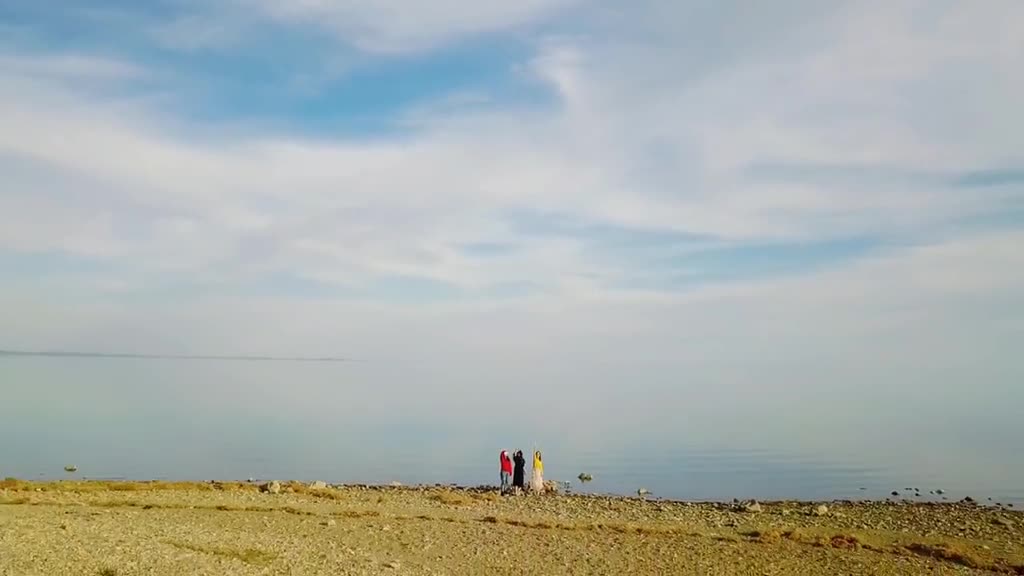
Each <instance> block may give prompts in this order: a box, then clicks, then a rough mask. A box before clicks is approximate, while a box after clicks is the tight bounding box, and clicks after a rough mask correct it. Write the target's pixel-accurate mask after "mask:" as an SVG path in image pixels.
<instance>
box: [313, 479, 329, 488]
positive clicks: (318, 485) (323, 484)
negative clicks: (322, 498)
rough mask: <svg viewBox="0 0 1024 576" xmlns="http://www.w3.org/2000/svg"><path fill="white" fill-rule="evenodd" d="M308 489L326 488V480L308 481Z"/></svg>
mask: <svg viewBox="0 0 1024 576" xmlns="http://www.w3.org/2000/svg"><path fill="white" fill-rule="evenodd" d="M309 489H310V490H326V489H327V482H324V481H323V480H317V481H316V482H310V483H309Z"/></svg>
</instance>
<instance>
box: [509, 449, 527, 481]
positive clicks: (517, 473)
mask: <svg viewBox="0 0 1024 576" xmlns="http://www.w3.org/2000/svg"><path fill="white" fill-rule="evenodd" d="M512 462H513V463H515V468H513V471H512V488H519V489H520V490H523V489H525V488H526V486H525V484H524V478H525V476H526V458H523V451H522V450H516V454H515V456H514V457H513V458H512Z"/></svg>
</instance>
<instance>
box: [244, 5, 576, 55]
mask: <svg viewBox="0 0 1024 576" xmlns="http://www.w3.org/2000/svg"><path fill="white" fill-rule="evenodd" d="M243 2H244V4H245V5H249V6H252V7H254V8H257V9H259V10H262V11H264V12H266V13H267V14H268V15H270V16H272V17H274V18H280V19H283V20H284V21H290V22H298V23H302V24H312V25H315V26H319V27H321V28H325V29H327V30H329V31H331V32H334V33H336V34H337V35H338V36H339V37H340V38H341V39H343V40H344V41H346V42H349V43H352V44H354V45H356V46H358V47H359V48H361V49H363V50H367V51H371V52H409V51H416V50H422V49H429V48H434V47H437V46H442V45H444V44H448V43H451V42H454V41H457V40H461V39H464V38H467V37H472V36H476V35H479V34H482V33H487V32H500V31H506V30H510V29H514V28H516V27H518V26H521V25H525V24H529V23H531V22H534V21H537V20H540V19H541V18H544V17H546V16H550V15H552V14H554V13H557V12H558V11H559V10H562V9H564V8H567V7H569V6H572V5H573V4H576V3H578V2H579V0H523V1H521V2H500V1H497V0H482V1H480V2H466V1H464V0H445V1H442V2H431V3H421V2H405V1H403V0H376V1H367V0H293V1H291V2H274V1H270V0H243Z"/></svg>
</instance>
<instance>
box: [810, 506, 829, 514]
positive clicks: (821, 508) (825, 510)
mask: <svg viewBox="0 0 1024 576" xmlns="http://www.w3.org/2000/svg"><path fill="white" fill-rule="evenodd" d="M813 514H814V515H815V516H828V506H825V505H824V504H822V505H821V506H818V507H817V508H815V509H814V512H813Z"/></svg>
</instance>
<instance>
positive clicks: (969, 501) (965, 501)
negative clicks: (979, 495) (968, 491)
mask: <svg viewBox="0 0 1024 576" xmlns="http://www.w3.org/2000/svg"><path fill="white" fill-rule="evenodd" d="M961 502H963V503H965V504H974V498H971V497H970V496H965V497H964V499H963V500H961Z"/></svg>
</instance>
